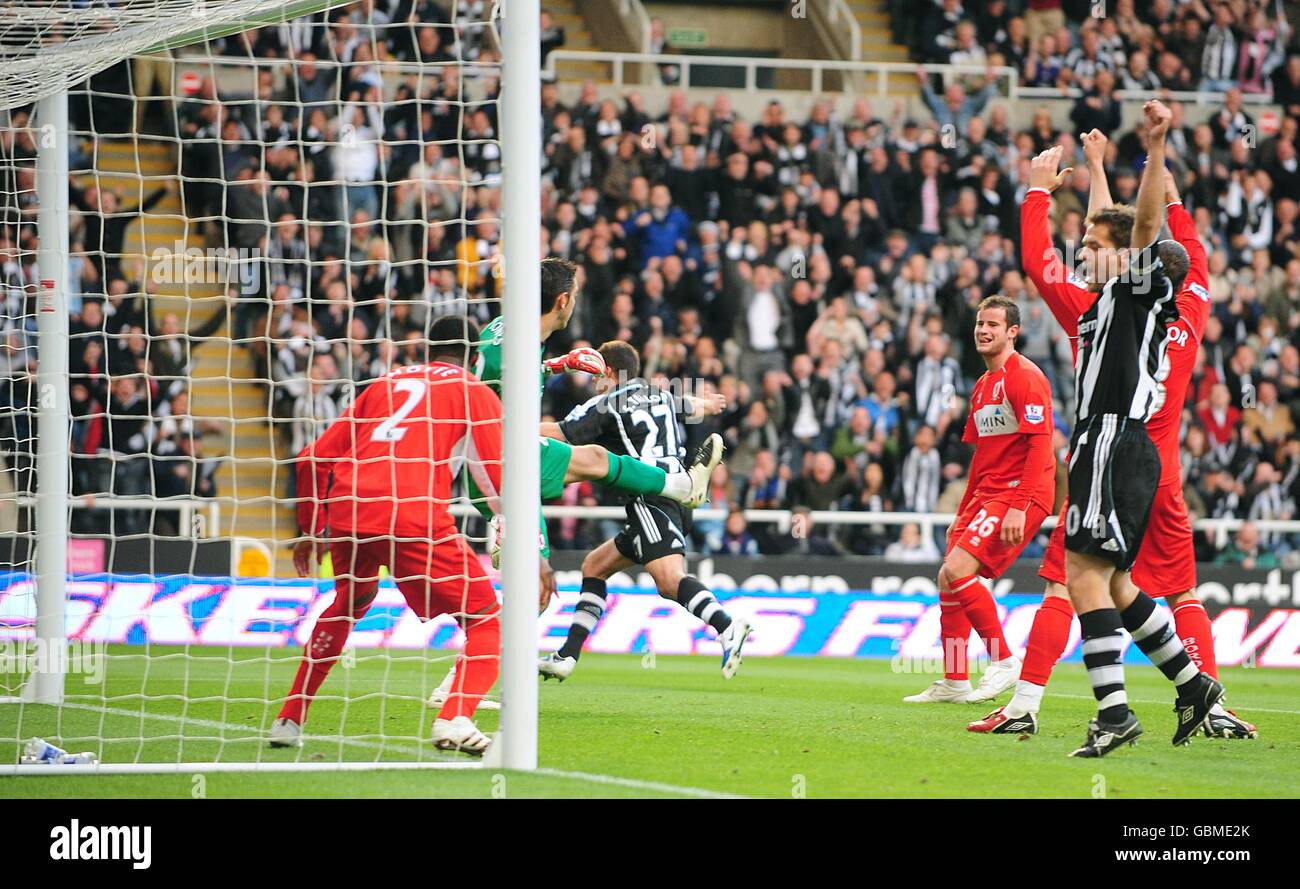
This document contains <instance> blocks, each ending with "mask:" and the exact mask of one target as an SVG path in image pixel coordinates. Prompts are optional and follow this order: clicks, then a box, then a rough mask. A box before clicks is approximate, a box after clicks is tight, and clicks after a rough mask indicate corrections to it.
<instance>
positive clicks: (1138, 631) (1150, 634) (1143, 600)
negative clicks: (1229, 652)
mask: <svg viewBox="0 0 1300 889" xmlns="http://www.w3.org/2000/svg"><path fill="white" fill-rule="evenodd" d="M1120 617H1121V618H1122V619H1123V620H1124V629H1126V630H1128V631H1129V633H1130V634H1131V635H1132V636H1133V641H1134V642H1136V643H1137V647H1138V648H1140V649H1142V653H1143V654H1145V655H1146V656H1147V657H1149V658H1150V659H1151V663H1153V664H1155V665H1156V666H1157V667H1159V668H1160V672H1161V673H1164V674H1165V678H1166V679H1168V680H1169V681H1170V682H1172V683H1174V684H1175V685H1176V686H1178V692H1179V694H1184V693H1186V692H1188V691H1190V690H1191V685H1192V681H1193V680H1195V679H1196V677H1197V675H1198V674H1199V673H1200V670H1198V669H1196V664H1194V663H1192V659H1191V658H1190V657H1188V656H1187V650H1186V649H1185V648H1183V640H1182V639H1179V638H1178V633H1177V632H1176V631H1175V630H1174V623H1173V621H1171V620H1170V619H1169V615H1168V614H1167V613H1166V612H1165V610H1164V609H1163V608H1161V607H1159V606H1158V605H1156V600H1155V599H1152V598H1151V597H1150V596H1148V595H1147V594H1146V593H1142V592H1139V593H1138V594H1137V598H1136V599H1134V600H1133V604H1131V605H1129V607H1128V608H1125V609H1124V611H1123V612H1122V613H1121V614H1120Z"/></svg>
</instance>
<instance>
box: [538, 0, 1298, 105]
mask: <svg viewBox="0 0 1300 889" xmlns="http://www.w3.org/2000/svg"><path fill="white" fill-rule="evenodd" d="M849 14H850V15H851V13H849ZM854 23H855V24H856V20H854ZM564 61H569V62H603V63H606V64H608V65H609V66H610V69H611V72H610V80H611V82H612V85H613V86H614V87H616V88H618V89H622V88H623V87H625V86H638V85H643V84H638V83H629V81H628V77H627V66H629V65H637V66H640V65H655V66H657V65H675V66H677V67H678V68H679V69H680V70H681V84H682V86H684V87H689V86H690V85H691V76H690V75H691V69H692V68H698V67H704V66H707V67H709V68H715V69H716V68H729V69H732V70H743V72H744V84H745V85H744V90H745V91H746V92H758V91H760V90H762V89H765V88H764V87H760V86H759V77H758V71H759V70H760V69H762V70H764V71H807V72H810V80H811V86H810V87H809V89H808V91H809V92H812V93H814V94H816V93H821V92H823V84H824V83H825V82H826V81H827V77H826V75H827V74H830V73H836V74H840V75H852V76H854V77H855V78H857V79H859V80H862V81H864V82H865V81H866V80H868V79H869V78H871V77H874V79H875V89H874V93H875V95H877V96H884V95H888V94H889V76H890V75H891V74H912V75H915V73H916V70H917V64H916V63H915V62H885V61H862V60H857V61H855V60H836V59H785V58H770V57H749V58H746V57H738V56H704V55H681V54H674V53H619V52H583V51H580V50H564V49H557V50H555V51H554V52H552V53H551V54H550V55H549V56H548V57H547V60H546V69H545V73H546V74H547V75H548V76H549V77H552V78H553V77H555V66H556V63H557V62H564ZM924 67H925V71H926V73H927V74H931V75H938V76H939V77H940V79H941V80H942V81H943V82H944V83H948V82H949V81H951V80H952V79H953V78H954V77H971V76H983V75H985V74H986V73H989V72H990V71H991V72H992V73H993V74H994V75H995V76H996V77H997V78H998V79H999V81H1002V80H1005V82H1006V84H1007V88H1006V98H1008V99H1011V100H1023V101H1032V100H1034V99H1076V98H1078V97H1079V96H1080V95H1082V91H1080V90H1079V89H1078V88H1071V89H1068V90H1060V89H1056V88H1053V87H1030V86H1024V85H1023V84H1021V82H1020V72H1019V71H1018V70H1017V69H1015V68H1012V67H1009V66H998V67H994V68H991V69H990V68H987V67H985V66H983V65H925V66H924ZM634 70H640V69H639V68H638V69H634ZM770 89H772V90H775V89H776V88H775V87H773V88H770ZM780 91H782V92H801V90H798V89H790V88H789V87H786V86H782V87H781V88H780ZM866 91H867V92H871V90H869V89H868V90H866ZM1119 94H1120V96H1121V98H1123V99H1125V100H1126V101H1134V102H1136V101H1146V100H1148V99H1160V100H1162V101H1176V102H1183V103H1187V104H1195V105H1213V104H1218V103H1220V102H1222V101H1223V100H1224V98H1225V94H1224V93H1216V92H1188V91H1171V90H1154V91H1138V90H1120V91H1119ZM1242 101H1243V102H1244V103H1246V104H1251V105H1269V104H1273V98H1272V97H1271V96H1268V95H1265V94H1262V93H1246V94H1244V95H1243V96H1242Z"/></svg>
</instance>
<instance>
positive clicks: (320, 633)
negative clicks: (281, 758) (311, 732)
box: [280, 595, 374, 725]
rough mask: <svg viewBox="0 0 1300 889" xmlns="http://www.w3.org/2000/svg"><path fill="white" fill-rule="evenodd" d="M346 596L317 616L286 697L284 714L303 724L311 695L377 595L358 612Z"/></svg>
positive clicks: (286, 717)
mask: <svg viewBox="0 0 1300 889" xmlns="http://www.w3.org/2000/svg"><path fill="white" fill-rule="evenodd" d="M343 599H344V597H343V596H341V595H336V596H335V598H334V601H333V603H331V604H330V606H329V607H328V608H326V609H325V610H324V611H323V612H321V616H320V617H319V618H317V619H316V626H315V627H313V628H312V631H311V639H310V640H308V642H307V648H306V650H305V651H304V652H303V659H302V661H301V662H300V663H299V664H298V673H297V675H295V676H294V677H293V687H292V688H290V689H289V697H287V698H285V701H284V706H283V707H281V708H280V718H282V719H292V720H293V721H294V722H296V723H298V724H299V725H302V724H304V723H305V722H306V721H307V708H308V707H309V706H310V705H311V699H312V698H313V697H315V696H316V690H317V689H319V688H320V684H321V683H322V682H324V681H325V677H326V676H328V675H329V672H330V670H331V669H332V668H333V667H334V665H335V664H336V663H337V662H338V659H339V655H340V654H341V653H342V652H343V646H344V645H346V644H347V641H348V636H349V635H351V633H352V626H353V624H355V623H356V622H357V621H358V620H359V619H360V618H361V617H362V616H363V615H364V614H365V613H366V610H367V609H368V608H369V607H370V602H371V601H373V599H374V597H373V596H372V597H370V598H369V599H367V601H366V603H365V605H364V606H363V607H361V608H360V610H359V613H357V614H356V615H355V616H354V615H353V614H351V613H349V609H348V608H345V607H343V606H342V605H341V604H340V602H341V601H342V600H343Z"/></svg>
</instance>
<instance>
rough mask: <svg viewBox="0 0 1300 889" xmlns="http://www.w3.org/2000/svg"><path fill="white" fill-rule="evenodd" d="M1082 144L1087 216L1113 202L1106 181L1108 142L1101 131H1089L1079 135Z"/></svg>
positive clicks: (1108, 184)
mask: <svg viewBox="0 0 1300 889" xmlns="http://www.w3.org/2000/svg"><path fill="white" fill-rule="evenodd" d="M1079 141H1081V142H1082V143H1083V156H1084V158H1085V159H1086V160H1087V162H1088V182H1089V185H1088V215H1089V216H1091V215H1092V214H1093V213H1096V212H1097V211H1098V210H1105V209H1106V208H1107V207H1110V206H1112V205H1113V204H1114V203H1115V202H1114V201H1113V200H1111V197H1110V183H1109V182H1107V181H1106V145H1107V144H1108V143H1109V141H1110V140H1108V139H1107V138H1106V134H1105V133H1103V132H1102V131H1101V130H1096V129H1094V130H1091V131H1090V132H1087V133H1081V134H1080V135H1079Z"/></svg>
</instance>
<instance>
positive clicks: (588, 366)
mask: <svg viewBox="0 0 1300 889" xmlns="http://www.w3.org/2000/svg"><path fill="white" fill-rule="evenodd" d="M542 367H543V368H544V369H545V370H546V372H547V373H548V374H560V373H571V374H573V373H589V374H591V375H592V376H594V377H598V376H601V375H602V374H604V373H605V359H604V358H603V357H602V356H601V354H600V353H599V352H597V351H596V350H595V349H590V348H587V347H585V346H584V347H583V348H580V349H574V350H573V351H572V352H570V353H569V354H567V355H561V356H560V357H558V358H548V359H547V360H546V361H543V362H542Z"/></svg>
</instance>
